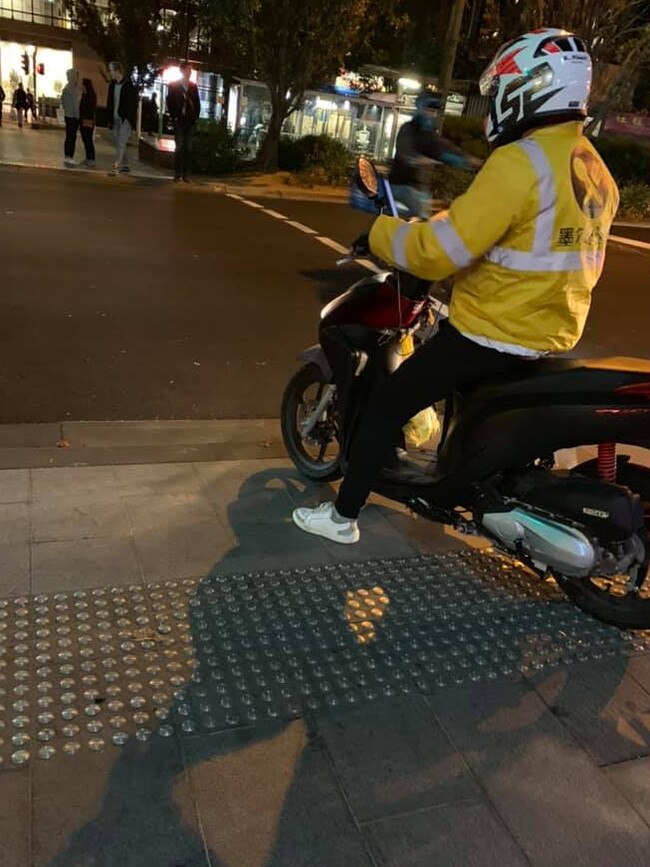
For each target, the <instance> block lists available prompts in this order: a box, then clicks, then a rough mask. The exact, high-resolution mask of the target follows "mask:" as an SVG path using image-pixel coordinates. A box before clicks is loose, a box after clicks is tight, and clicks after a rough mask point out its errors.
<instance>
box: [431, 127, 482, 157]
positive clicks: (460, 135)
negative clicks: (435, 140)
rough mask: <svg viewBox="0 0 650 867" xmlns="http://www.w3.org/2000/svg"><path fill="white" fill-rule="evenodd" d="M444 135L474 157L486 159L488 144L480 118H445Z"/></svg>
mask: <svg viewBox="0 0 650 867" xmlns="http://www.w3.org/2000/svg"><path fill="white" fill-rule="evenodd" d="M442 134H443V136H444V137H445V138H448V139H449V140H450V141H452V142H453V143H454V144H456V145H458V147H461V148H462V149H463V150H464V151H465V152H466V153H468V154H471V155H472V156H473V157H479V159H485V158H486V157H487V155H488V143H487V141H486V138H485V132H484V129H483V119H482V118H480V117H465V116H461V117H445V123H444V126H443V130H442Z"/></svg>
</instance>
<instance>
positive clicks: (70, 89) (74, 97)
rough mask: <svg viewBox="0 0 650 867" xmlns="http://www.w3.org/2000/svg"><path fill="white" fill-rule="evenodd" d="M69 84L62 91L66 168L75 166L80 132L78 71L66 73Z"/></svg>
mask: <svg viewBox="0 0 650 867" xmlns="http://www.w3.org/2000/svg"><path fill="white" fill-rule="evenodd" d="M66 77H67V79H68V83H67V84H66V86H65V87H64V88H63V90H62V91H61V108H62V109H63V116H64V117H65V144H64V145H63V163H64V165H66V166H74V165H75V161H74V150H75V146H76V144H77V132H78V130H79V103H80V102H81V88H80V87H79V73H78V71H77V70H76V69H68V71H67V72H66Z"/></svg>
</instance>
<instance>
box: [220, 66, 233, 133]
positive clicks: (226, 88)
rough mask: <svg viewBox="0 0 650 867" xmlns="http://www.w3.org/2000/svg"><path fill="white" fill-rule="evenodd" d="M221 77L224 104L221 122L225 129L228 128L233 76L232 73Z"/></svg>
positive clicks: (226, 73) (222, 104)
mask: <svg viewBox="0 0 650 867" xmlns="http://www.w3.org/2000/svg"><path fill="white" fill-rule="evenodd" d="M221 77H222V79H223V102H222V103H221V117H220V118H219V120H220V122H221V123H222V124H223V126H224V127H227V126H228V109H229V108H230V88H231V87H232V83H233V76H232V73H231V72H223V73H222V75H221ZM233 132H234V130H233Z"/></svg>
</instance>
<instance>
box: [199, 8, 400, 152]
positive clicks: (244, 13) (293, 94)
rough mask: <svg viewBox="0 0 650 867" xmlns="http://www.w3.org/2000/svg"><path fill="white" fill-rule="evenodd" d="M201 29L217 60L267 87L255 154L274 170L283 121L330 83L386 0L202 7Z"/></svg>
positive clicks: (369, 30) (368, 32)
mask: <svg viewBox="0 0 650 867" xmlns="http://www.w3.org/2000/svg"><path fill="white" fill-rule="evenodd" d="M201 5H202V10H201V24H202V28H203V30H204V31H205V30H206V29H207V30H208V31H209V33H210V35H211V40H210V41H211V42H212V45H213V46H214V51H215V53H216V55H217V56H219V54H220V53H221V57H222V59H223V62H224V63H228V64H229V65H231V66H235V68H237V69H238V70H241V71H242V72H244V74H247V75H249V76H251V77H255V78H257V79H259V80H260V81H263V82H264V83H265V84H266V85H267V87H268V88H269V92H270V98H271V106H272V116H271V120H270V123H269V130H268V134H267V137H266V139H265V142H264V144H263V146H262V150H261V154H260V162H261V163H262V165H263V166H264V167H265V168H275V166H276V165H277V149H278V141H279V138H280V130H281V128H282V124H283V122H284V120H285V119H286V118H287V117H288V116H289V115H290V114H291V113H292V112H293V111H295V110H296V108H298V106H299V105H300V104H301V102H302V100H303V97H304V94H305V91H306V90H307V88H309V87H312V86H315V85H318V84H322V83H323V82H325V81H328V80H329V79H330V78H331V77H332V75H333V74H335V72H336V70H337V69H338V68H339V67H340V66H342V65H344V64H345V62H346V56H347V55H348V54H349V52H350V51H351V50H352V49H353V48H355V47H356V46H358V45H359V44H360V43H363V42H364V40H367V39H369V38H370V37H371V33H372V27H371V23H372V22H373V21H376V20H377V17H378V16H379V15H380V14H381V13H382V11H384V10H385V9H387V8H389V6H392V5H394V4H388V3H387V0H380V2H376V0H374V2H373V0H204V2H202V4H201Z"/></svg>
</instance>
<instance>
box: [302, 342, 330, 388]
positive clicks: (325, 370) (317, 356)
mask: <svg viewBox="0 0 650 867" xmlns="http://www.w3.org/2000/svg"><path fill="white" fill-rule="evenodd" d="M298 359H299V360H300V361H302V362H304V363H305V364H315V365H317V366H318V367H319V368H320V370H321V372H322V374H323V376H324V377H325V380H326V382H332V379H333V378H334V375H333V373H332V368H331V367H330V364H329V362H328V360H327V358H326V357H325V353H324V352H323V347H322V346H321V345H320V343H316V344H314V346H310V347H309V349H305V350H304V352H301V353H300V355H299V356H298Z"/></svg>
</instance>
